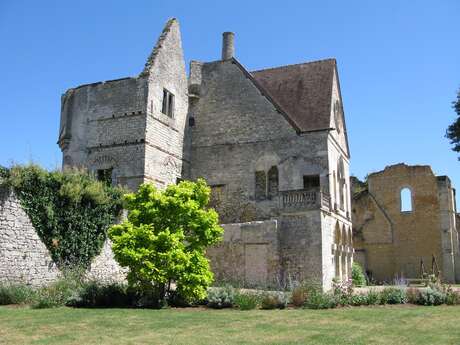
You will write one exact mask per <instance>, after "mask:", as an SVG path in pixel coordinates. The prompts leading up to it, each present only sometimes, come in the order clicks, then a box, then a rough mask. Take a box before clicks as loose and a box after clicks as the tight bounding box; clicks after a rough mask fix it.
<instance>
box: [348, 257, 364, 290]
mask: <svg viewBox="0 0 460 345" xmlns="http://www.w3.org/2000/svg"><path fill="white" fill-rule="evenodd" d="M351 280H352V282H353V285H354V286H366V276H365V275H364V272H363V269H362V267H361V265H360V264H358V263H357V262H353V265H352V266H351Z"/></svg>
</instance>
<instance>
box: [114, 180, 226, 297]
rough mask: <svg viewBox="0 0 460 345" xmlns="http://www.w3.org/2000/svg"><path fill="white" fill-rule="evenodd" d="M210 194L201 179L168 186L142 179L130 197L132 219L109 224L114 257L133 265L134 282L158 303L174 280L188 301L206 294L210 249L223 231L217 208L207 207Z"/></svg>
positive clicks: (131, 281)
mask: <svg viewBox="0 0 460 345" xmlns="http://www.w3.org/2000/svg"><path fill="white" fill-rule="evenodd" d="M209 194H210V189H209V187H208V186H207V184H206V182H205V181H204V180H202V179H199V180H198V181H197V182H191V181H183V182H180V183H179V184H178V185H170V186H168V187H167V188H166V189H165V190H164V191H160V190H158V189H156V188H155V187H154V186H153V185H151V184H143V185H141V186H140V188H139V190H138V192H137V193H132V194H128V195H126V197H125V200H126V206H127V209H128V210H129V215H128V219H127V220H126V221H124V222H123V223H122V224H119V225H114V226H112V227H111V228H110V231H109V236H110V238H111V239H112V241H113V247H112V249H113V252H114V255H115V258H116V260H117V261H118V262H119V263H120V265H121V266H123V267H128V268H129V273H128V283H129V285H130V286H131V287H133V288H135V289H137V290H139V291H143V292H144V293H148V294H152V295H154V296H156V297H157V301H158V306H159V305H160V304H162V303H163V301H164V298H165V296H166V294H167V293H169V292H170V290H171V283H173V282H174V283H175V285H176V290H177V292H178V293H179V294H180V295H181V296H182V297H184V298H185V299H187V300H188V301H192V300H199V299H203V298H205V297H206V289H207V287H208V286H209V285H210V284H211V282H212V280H213V274H212V272H211V271H210V268H209V262H208V260H207V259H206V257H205V250H206V248H207V247H208V246H209V245H212V244H215V243H217V242H218V241H219V240H220V239H221V236H222V233H223V229H222V228H221V227H220V226H219V222H218V216H217V213H216V212H215V211H214V210H213V209H208V208H206V206H207V205H208V202H209Z"/></svg>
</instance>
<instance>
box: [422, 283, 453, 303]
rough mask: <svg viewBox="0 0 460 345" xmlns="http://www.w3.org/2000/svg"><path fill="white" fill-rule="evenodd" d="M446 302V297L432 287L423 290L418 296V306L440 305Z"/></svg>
mask: <svg viewBox="0 0 460 345" xmlns="http://www.w3.org/2000/svg"><path fill="white" fill-rule="evenodd" d="M445 300H446V295H445V294H444V293H443V292H442V291H439V290H435V289H432V288H430V287H428V288H426V289H424V290H421V291H420V293H419V294H418V298H417V304H420V305H440V304H443V303H444V302H445Z"/></svg>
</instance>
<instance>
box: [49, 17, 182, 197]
mask: <svg viewBox="0 0 460 345" xmlns="http://www.w3.org/2000/svg"><path fill="white" fill-rule="evenodd" d="M187 109H188V96H187V76H186V71H185V62H184V56H183V50H182V42H181V35H180V29H179V23H178V21H177V20H176V19H175V18H173V19H170V20H169V21H168V22H167V24H166V26H165V28H164V29H163V32H162V34H161V36H160V38H159V39H158V42H157V44H156V46H155V48H154V49H153V51H152V53H151V54H150V56H149V58H148V60H147V63H146V64H145V67H144V69H143V71H142V72H141V73H140V74H139V75H138V76H137V77H129V78H122V79H116V80H110V81H105V82H97V83H93V84H87V85H81V86H78V87H76V88H71V89H69V90H67V91H66V93H65V94H64V95H63V96H62V99H61V126H60V133H59V140H58V144H59V146H60V148H61V150H62V153H63V165H64V166H67V167H69V166H73V167H84V168H87V169H88V170H90V171H92V172H94V173H95V174H97V176H98V178H100V179H104V180H110V181H112V183H117V184H121V185H125V186H127V187H128V188H130V189H136V188H137V186H138V185H139V184H141V183H142V182H147V181H150V182H153V183H155V184H156V185H157V186H159V187H162V186H165V185H167V184H169V183H175V182H176V180H177V179H178V178H180V177H181V174H182V169H183V168H184V159H183V155H182V151H183V137H184V127H185V123H186V117H187Z"/></svg>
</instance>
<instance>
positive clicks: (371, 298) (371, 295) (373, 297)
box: [366, 289, 380, 305]
mask: <svg viewBox="0 0 460 345" xmlns="http://www.w3.org/2000/svg"><path fill="white" fill-rule="evenodd" d="M366 298H367V304H368V305H376V304H380V294H379V293H378V292H377V291H375V290H374V289H370V290H369V291H368V292H367V297H366Z"/></svg>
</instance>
